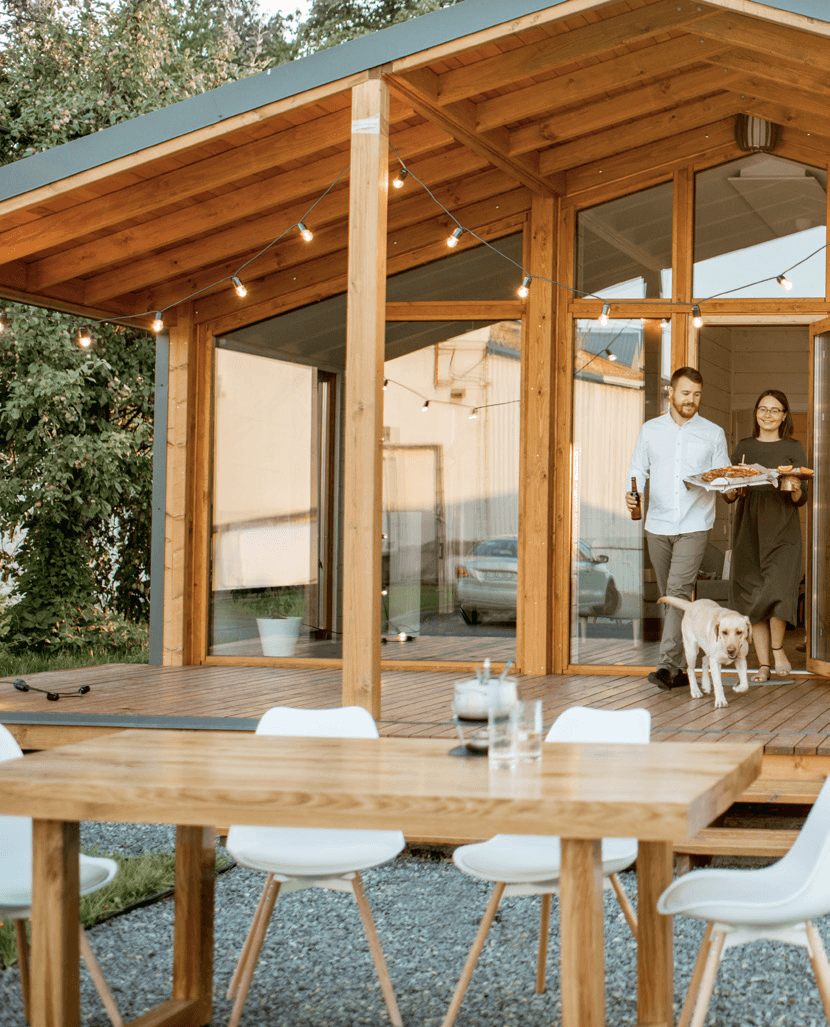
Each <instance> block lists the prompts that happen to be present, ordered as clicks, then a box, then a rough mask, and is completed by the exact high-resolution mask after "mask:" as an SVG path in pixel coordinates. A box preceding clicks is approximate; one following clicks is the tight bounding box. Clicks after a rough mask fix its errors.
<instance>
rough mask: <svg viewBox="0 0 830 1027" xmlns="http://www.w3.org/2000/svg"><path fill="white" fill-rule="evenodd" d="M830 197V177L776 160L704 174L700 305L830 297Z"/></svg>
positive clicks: (698, 227)
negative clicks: (829, 246) (829, 243)
mask: <svg viewBox="0 0 830 1027" xmlns="http://www.w3.org/2000/svg"><path fill="white" fill-rule="evenodd" d="M826 192H827V171H826V170H822V169H820V168H813V167H810V166H809V165H807V164H799V163H797V162H796V161H791V160H785V159H784V158H783V157H776V156H774V155H773V154H768V153H756V154H752V155H751V156H749V157H743V158H741V160H737V161H732V162H731V163H729V164H722V165H721V166H720V167H717V168H711V169H710V170H708V171H701V172H699V173H698V174H697V175H696V176H695V241H694V295H695V298H696V299H699V300H700V299H706V298H713V297H715V296H723V295H729V296H730V297H741V296H756V297H760V296H774V297H783V296H784V295H788V296H816V297H820V296H824V292H825V263H826V255H825V251H824V249H823V247H824V244H825V242H826V239H827V230H826V226H827V197H826ZM796 265H797V266H796ZM788 269H792V270H788ZM785 271H786V272H787V275H786V277H787V279H788V280H789V281H790V282H791V283H792V289H790V290H788V291H787V292H786V293H785V292H782V287H781V285H780V284H779V283H778V281H777V277H778V275H780V274H782V273H783V272H785Z"/></svg>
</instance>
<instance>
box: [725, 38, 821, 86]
mask: <svg viewBox="0 0 830 1027" xmlns="http://www.w3.org/2000/svg"><path fill="white" fill-rule="evenodd" d="M708 42H709V43H713V42H714V41H713V40H708ZM706 59H707V61H708V62H709V63H711V64H716V65H718V66H721V67H727V68H731V69H732V70H733V71H742V72H743V73H744V74H745V75H748V76H750V77H753V78H754V77H757V78H762V79H768V80H769V81H770V82H777V83H778V85H780V86H784V87H786V88H788V89H797V90H799V92H802V93H809V94H812V95H815V96H819V97H824V98H825V99H826V97H827V93H828V90H830V71H826V72H824V73H822V72H820V71H819V70H818V69H812V70H811V71H810V74H809V75H805V74H804V68H803V66H802V65H800V64H799V63H798V62H797V61H796V60H788V61H786V60H784V59H783V58H780V57H779V58H777V59H776V60H775V61H770V60H769V59H768V58H766V57H764V56H763V55H759V54H756V53H753V52H752V51H751V50H742V49H737V50H725V51H723V52H722V53H719V54H713V55H712V56H710V57H708V58H706Z"/></svg>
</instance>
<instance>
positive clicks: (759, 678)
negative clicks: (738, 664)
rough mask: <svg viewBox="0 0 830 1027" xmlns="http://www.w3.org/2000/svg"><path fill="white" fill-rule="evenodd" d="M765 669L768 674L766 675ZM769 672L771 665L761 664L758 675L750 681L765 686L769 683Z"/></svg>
mask: <svg viewBox="0 0 830 1027" xmlns="http://www.w3.org/2000/svg"><path fill="white" fill-rule="evenodd" d="M764 668H766V673H764ZM769 672H770V665H769V664H768V663H759V664H758V672H757V674H754V675H753V676H752V677H751V678H750V679H749V680H750V681H755V682H758V683H759V684H763V683H764V682H765V681H769Z"/></svg>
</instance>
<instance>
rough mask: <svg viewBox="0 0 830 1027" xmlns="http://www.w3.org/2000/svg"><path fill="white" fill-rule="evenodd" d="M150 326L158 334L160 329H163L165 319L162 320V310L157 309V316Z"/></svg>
mask: <svg viewBox="0 0 830 1027" xmlns="http://www.w3.org/2000/svg"><path fill="white" fill-rule="evenodd" d="M150 327H151V328H152V329H153V331H154V332H155V333H156V334H158V333H159V332H160V331H163V329H164V321H163V320H162V317H161V311H160V310H157V311H156V316H155V317H154V318H153V323H152V324H151V325H150Z"/></svg>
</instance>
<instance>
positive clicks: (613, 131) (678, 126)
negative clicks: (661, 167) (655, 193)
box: [539, 93, 744, 172]
mask: <svg viewBox="0 0 830 1027" xmlns="http://www.w3.org/2000/svg"><path fill="white" fill-rule="evenodd" d="M743 109H744V101H743V100H741V99H740V97H737V96H735V95H734V94H732V93H718V94H717V95H716V96H708V97H706V98H705V99H703V100H697V101H694V102H693V103H688V104H683V105H682V106H680V107H675V108H673V109H672V110H669V111H664V112H663V113H660V114H654V115H652V116H651V117H650V118H643V119H642V120H641V121H638V122H633V123H632V122H629V123H628V124H626V125H614V126H612V127H610V128H607V129H605V130H604V131H602V132H594V133H592V134H591V135H590V136H584V137H581V138H579V139H575V140H573V141H571V142H569V143H563V144H562V145H561V146H555V147H553V148H552V149H550V150H546V151H545V152H544V153H543V154H542V155H541V157H540V158H539V166H540V170H544V171H550V172H554V171H567V170H568V169H571V168H575V167H578V166H579V165H580V164H590V163H593V162H595V161H599V160H603V159H606V158H608V157H614V156H615V155H617V154H620V153H626V152H628V151H629V150H630V149H631V148H632V147H639V146H648V145H649V144H650V143H656V142H657V141H658V140H667V139H673V138H674V137H675V136H676V135H678V133H685V132H689V131H690V130H692V129H695V128H700V127H701V126H703V125H711V124H712V123H713V122H715V121H720V120H721V119H723V118H726V117H729V116H730V115H734V114H737V113H739V112H740V111H741V110H743Z"/></svg>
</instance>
